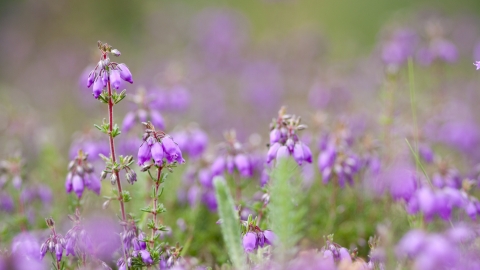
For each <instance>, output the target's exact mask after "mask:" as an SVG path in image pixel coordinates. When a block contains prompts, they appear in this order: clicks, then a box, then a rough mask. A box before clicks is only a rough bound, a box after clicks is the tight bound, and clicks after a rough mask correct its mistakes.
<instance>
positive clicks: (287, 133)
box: [267, 107, 312, 165]
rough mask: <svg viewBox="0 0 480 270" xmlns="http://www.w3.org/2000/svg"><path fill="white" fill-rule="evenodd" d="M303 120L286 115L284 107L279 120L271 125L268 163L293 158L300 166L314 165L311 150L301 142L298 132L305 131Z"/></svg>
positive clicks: (275, 120)
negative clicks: (305, 163)
mask: <svg viewBox="0 0 480 270" xmlns="http://www.w3.org/2000/svg"><path fill="white" fill-rule="evenodd" d="M305 128H306V126H305V125H303V124H301V118H300V117H296V116H294V115H290V114H286V109H285V107H283V108H282V109H280V111H279V112H278V118H277V119H273V121H272V123H271V124H270V148H269V150H268V153H267V163H270V162H272V161H273V160H275V159H276V160H278V159H281V158H287V157H290V156H293V158H294V159H295V161H296V162H297V163H298V165H302V164H303V163H304V162H308V163H312V152H311V150H310V148H309V147H308V146H307V145H306V144H305V143H303V142H302V141H300V139H299V138H298V135H297V131H300V130H303V129H305Z"/></svg>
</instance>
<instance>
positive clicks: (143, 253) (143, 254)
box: [139, 249, 153, 265]
mask: <svg viewBox="0 0 480 270" xmlns="http://www.w3.org/2000/svg"><path fill="white" fill-rule="evenodd" d="M139 253H140V257H142V261H143V262H144V263H145V264H147V265H150V264H152V263H153V259H152V256H150V252H148V250H145V249H144V250H140V252H139Z"/></svg>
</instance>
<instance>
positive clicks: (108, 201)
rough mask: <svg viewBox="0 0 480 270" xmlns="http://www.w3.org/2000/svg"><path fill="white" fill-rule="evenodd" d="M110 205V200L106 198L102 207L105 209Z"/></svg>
mask: <svg viewBox="0 0 480 270" xmlns="http://www.w3.org/2000/svg"><path fill="white" fill-rule="evenodd" d="M108 205H110V200H106V201H105V202H104V203H103V204H102V209H103V210H105V209H107V207H108Z"/></svg>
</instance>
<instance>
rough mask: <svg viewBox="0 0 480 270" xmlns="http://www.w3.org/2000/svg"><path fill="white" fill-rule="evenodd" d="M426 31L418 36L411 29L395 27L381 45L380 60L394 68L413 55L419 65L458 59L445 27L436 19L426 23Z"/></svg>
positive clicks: (456, 50) (451, 61) (456, 51)
mask: <svg viewBox="0 0 480 270" xmlns="http://www.w3.org/2000/svg"><path fill="white" fill-rule="evenodd" d="M425 29H426V31H425V33H424V34H422V36H425V37H426V38H425V39H424V40H421V39H420V36H419V35H418V34H417V33H416V32H414V31H412V30H411V29H397V30H395V31H393V33H392V35H391V37H390V38H389V39H387V40H386V41H385V42H384V44H383V45H382V52H381V56H382V60H383V61H384V63H386V64H387V65H392V66H394V67H395V68H398V67H399V66H401V65H403V64H405V63H406V61H407V59H408V58H409V57H414V58H415V60H416V61H417V62H418V63H420V64H421V65H425V66H429V65H431V64H432V63H433V62H434V61H442V62H446V63H454V62H456V61H457V59H458V49H457V46H456V45H455V44H453V42H451V41H450V40H449V39H448V38H447V37H446V33H445V27H444V26H443V25H441V24H440V23H439V22H438V21H430V22H428V23H427V24H426V27H425Z"/></svg>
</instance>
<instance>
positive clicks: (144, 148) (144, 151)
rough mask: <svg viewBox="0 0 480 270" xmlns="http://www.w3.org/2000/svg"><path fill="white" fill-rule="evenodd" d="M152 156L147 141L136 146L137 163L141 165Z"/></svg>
mask: <svg viewBox="0 0 480 270" xmlns="http://www.w3.org/2000/svg"><path fill="white" fill-rule="evenodd" d="M151 158H152V153H151V148H150V146H149V145H148V143H147V142H143V143H142V145H141V146H140V148H138V165H140V166H142V165H143V164H145V162H147V161H149V160H150V159H151Z"/></svg>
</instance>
